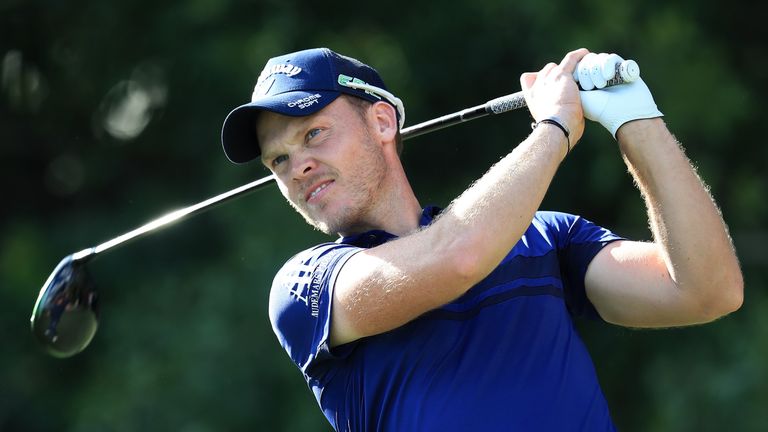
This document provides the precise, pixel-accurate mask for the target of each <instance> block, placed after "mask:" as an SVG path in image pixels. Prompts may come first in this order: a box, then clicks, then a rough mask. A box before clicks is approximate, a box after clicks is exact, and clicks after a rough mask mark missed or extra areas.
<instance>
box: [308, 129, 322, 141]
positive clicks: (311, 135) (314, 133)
mask: <svg viewBox="0 0 768 432" xmlns="http://www.w3.org/2000/svg"><path fill="white" fill-rule="evenodd" d="M322 131H323V130H322V129H320V128H314V129H310V130H309V132H307V137H306V140H307V141H309V140H311V139H312V138H314V137H316V136H317V135H318V134H319V133H320V132H322Z"/></svg>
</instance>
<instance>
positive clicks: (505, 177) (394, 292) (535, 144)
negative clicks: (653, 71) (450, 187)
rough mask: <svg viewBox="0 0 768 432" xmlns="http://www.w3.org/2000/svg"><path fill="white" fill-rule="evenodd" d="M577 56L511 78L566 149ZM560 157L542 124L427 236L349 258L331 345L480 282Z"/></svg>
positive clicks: (576, 110)
mask: <svg viewBox="0 0 768 432" xmlns="http://www.w3.org/2000/svg"><path fill="white" fill-rule="evenodd" d="M586 53H587V51H586V50H584V49H581V50H576V51H573V52H570V53H569V54H568V55H566V56H565V58H564V59H563V60H562V62H561V63H560V64H554V63H550V64H548V65H547V66H545V67H544V68H543V69H542V70H541V71H540V72H538V73H529V74H524V75H523V76H522V77H521V79H520V80H521V85H522V87H523V90H525V91H526V100H527V102H528V106H529V107H530V109H531V113H532V114H533V116H534V118H535V119H536V120H541V119H543V118H546V117H549V116H556V117H558V118H559V119H561V120H562V121H563V122H564V123H565V124H566V126H567V127H568V128H569V129H570V131H571V136H570V140H571V145H575V143H576V142H577V141H578V139H579V138H580V137H581V134H582V132H583V128H584V119H583V112H582V108H581V103H580V100H579V95H578V89H577V87H576V84H575V83H574V81H573V78H572V72H573V70H574V68H575V66H576V63H577V62H578V61H579V60H580V59H581V58H582V57H583V56H584V55H585V54H586ZM567 148H568V140H567V139H566V136H565V135H564V133H563V131H561V130H560V129H559V128H558V127H557V126H555V125H552V124H546V123H542V124H541V125H540V126H538V127H537V128H536V129H535V130H534V131H533V133H532V134H531V135H530V136H529V137H528V138H527V139H526V140H525V141H523V142H522V143H521V144H520V145H519V146H517V147H516V148H515V149H514V150H513V151H512V152H511V153H510V154H508V155H507V156H506V157H505V158H503V159H502V160H501V161H500V162H498V163H497V164H496V165H494V166H493V167H492V168H491V169H490V170H489V171H488V172H487V173H486V174H485V175H484V176H483V177H482V178H481V179H480V180H478V181H477V182H476V183H475V184H473V185H472V186H471V187H470V188H469V189H467V190H466V191H465V192H464V193H463V194H461V196H459V197H458V198H457V199H456V200H454V202H452V203H451V205H450V206H448V208H446V210H445V211H444V212H443V213H442V214H441V215H440V217H439V218H438V219H437V220H436V221H435V222H433V223H432V224H431V225H430V226H429V227H427V228H426V229H423V230H421V231H419V232H416V233H414V234H411V235H407V236H404V237H401V238H399V239H397V240H395V241H392V242H389V243H386V244H384V245H381V246H378V247H375V248H372V249H369V250H366V251H363V252H360V253H358V254H356V255H354V256H353V257H352V258H350V259H349V261H348V262H347V263H346V264H345V265H344V267H343V269H342V271H341V272H340V274H339V276H338V278H337V280H336V284H335V287H334V293H333V306H332V313H331V344H332V345H339V344H342V343H345V342H349V341H352V340H355V339H358V338H361V337H364V336H369V335H373V334H378V333H382V332H385V331H388V330H391V329H394V328H397V327H399V326H401V325H403V324H405V323H407V322H409V321H410V320H412V319H414V318H416V317H418V316H419V315H421V314H423V313H424V312H426V311H429V310H431V309H434V308H436V307H438V306H441V305H443V304H445V303H448V302H449V301H451V300H453V299H455V298H457V297H458V296H460V295H461V294H463V293H464V292H465V291H467V290H468V289H469V288H470V287H472V286H473V285H475V284H476V283H477V282H479V281H480V280H482V279H483V278H484V277H485V276H487V275H488V274H489V273H490V272H491V271H492V270H493V269H494V268H495V267H496V266H497V265H498V264H499V263H500V262H501V260H502V259H503V258H504V256H505V255H506V254H507V253H508V252H509V250H510V249H511V248H512V247H513V246H514V245H515V243H517V241H518V240H519V239H520V237H521V236H522V235H523V233H524V232H525V230H526V228H527V227H528V226H529V225H530V223H531V220H532V219H533V216H534V213H535V212H536V210H537V209H538V207H539V205H540V204H541V201H542V199H543V197H544V194H545V193H546V190H547V188H548V187H549V184H550V182H551V180H552V178H553V176H554V174H555V172H556V170H557V167H558V166H559V164H560V162H561V160H562V159H563V157H564V156H565V154H566V152H567ZM499 225H503V226H504V227H505V229H504V230H502V231H501V232H499V231H497V230H491V229H489V227H494V226H499Z"/></svg>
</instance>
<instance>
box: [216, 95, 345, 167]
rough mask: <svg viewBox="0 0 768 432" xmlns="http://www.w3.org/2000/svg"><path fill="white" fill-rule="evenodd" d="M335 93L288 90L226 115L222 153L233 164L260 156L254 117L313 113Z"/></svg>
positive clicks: (322, 106) (248, 104) (300, 115)
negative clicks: (266, 113)
mask: <svg viewBox="0 0 768 432" xmlns="http://www.w3.org/2000/svg"><path fill="white" fill-rule="evenodd" d="M340 94H341V93H339V92H336V91H303V90H302V91H291V92H286V93H281V94H279V95H272V96H269V97H264V98H261V99H256V100H254V101H253V102H250V103H247V104H245V105H241V106H239V107H237V108H235V109H234V110H232V112H230V113H229V115H227V118H226V119H225V120H224V126H222V128H221V145H222V147H223V148H224V154H226V155H227V158H228V159H229V160H230V161H232V162H234V163H245V162H249V161H252V160H253V159H256V158H257V157H259V156H261V148H260V147H259V142H258V138H257V135H256V119H255V115H256V114H257V113H258V112H260V111H270V112H274V113H277V114H282V115H286V116H291V117H303V116H308V115H311V114H314V113H316V112H318V111H320V110H321V109H323V108H325V107H326V106H328V104H330V103H331V102H333V101H334V100H335V99H336V98H337V97H338V96H339V95H340Z"/></svg>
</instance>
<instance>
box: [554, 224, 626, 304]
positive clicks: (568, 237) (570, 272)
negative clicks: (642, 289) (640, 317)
mask: <svg viewBox="0 0 768 432" xmlns="http://www.w3.org/2000/svg"><path fill="white" fill-rule="evenodd" d="M541 216H542V217H543V218H545V219H546V223H547V225H549V226H550V229H554V230H555V234H556V237H557V249H558V258H559V260H560V268H561V271H562V277H563V283H564V289H565V300H566V304H567V306H568V310H569V311H570V313H571V315H573V316H577V317H586V318H590V319H601V318H600V315H599V314H598V313H597V310H596V309H595V307H594V305H592V303H591V302H590V301H589V299H588V298H587V293H586V287H585V285H584V277H585V276H586V273H587V267H588V266H589V263H591V262H592V259H593V258H594V257H595V256H596V255H597V253H598V252H600V251H601V250H602V249H603V248H604V247H605V246H606V245H608V244H609V243H611V242H614V241H616V240H623V239H624V238H623V237H620V236H618V235H616V234H614V233H613V232H611V231H610V230H608V229H606V228H603V227H601V226H598V225H596V224H594V223H592V222H590V221H589V220H587V219H584V218H583V217H580V216H575V215H571V214H567V213H556V212H542V215H541Z"/></svg>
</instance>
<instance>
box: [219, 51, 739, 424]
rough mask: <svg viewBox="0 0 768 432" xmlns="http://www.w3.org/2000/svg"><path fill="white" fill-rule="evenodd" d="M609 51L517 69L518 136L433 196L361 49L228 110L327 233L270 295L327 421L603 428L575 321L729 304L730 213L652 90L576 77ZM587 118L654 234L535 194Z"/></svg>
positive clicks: (325, 60)
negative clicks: (630, 236)
mask: <svg viewBox="0 0 768 432" xmlns="http://www.w3.org/2000/svg"><path fill="white" fill-rule="evenodd" d="M605 57H606V56H605V55H597V54H589V52H588V51H587V50H586V49H578V50H575V51H572V52H569V53H568V54H566V55H565V57H564V58H563V59H562V61H560V63H549V64H547V65H546V66H544V67H543V68H542V69H541V70H540V71H538V72H531V73H524V74H522V76H520V84H521V86H522V89H523V91H524V93H525V98H526V101H527V104H528V108H529V110H530V112H531V115H532V116H533V118H534V120H535V123H534V124H533V129H532V131H531V133H530V135H529V136H528V137H527V138H526V139H525V140H524V141H523V142H521V143H519V144H517V143H500V145H501V146H503V147H505V148H509V149H511V148H514V150H512V151H511V152H509V153H508V154H507V155H506V156H504V157H503V159H501V160H500V161H499V162H498V163H496V164H495V165H494V166H492V167H491V168H490V169H489V170H488V171H487V173H486V174H485V175H483V176H482V177H481V178H480V179H478V180H477V181H476V182H475V183H474V184H473V185H472V186H470V187H469V188H468V189H467V190H465V191H464V192H462V193H461V194H460V195H459V196H458V198H456V199H455V200H453V202H451V203H450V204H449V205H448V206H447V207H445V208H444V209H442V210H441V209H439V208H437V207H431V206H427V207H423V206H422V204H421V203H420V202H419V200H418V199H417V197H416V196H415V194H414V192H413V189H412V188H411V185H410V184H409V182H408V179H407V177H406V174H405V172H404V170H403V166H402V164H401V161H400V157H399V154H400V146H401V144H400V135H399V131H400V128H401V127H402V124H403V121H404V116H405V112H404V110H403V107H402V103H401V102H400V100H399V99H397V98H396V97H395V96H394V95H392V94H391V93H390V92H389V91H387V90H386V87H385V85H384V83H383V82H382V79H381V77H380V76H379V74H378V73H377V72H376V71H375V70H374V69H372V68H371V67H369V66H367V65H365V64H363V63H361V62H359V61H357V60H354V59H352V58H349V57H345V56H341V55H339V54H336V53H334V52H333V51H330V50H328V49H312V50H306V51H300V52H295V53H291V54H287V55H284V56H280V57H275V58H272V59H271V60H269V62H268V63H267V65H266V67H265V68H264V71H263V72H262V73H261V75H260V76H259V78H258V82H257V84H256V87H255V91H254V93H253V98H252V102H251V103H249V104H246V105H243V106H240V107H238V108H237V109H235V110H234V111H233V112H232V113H230V115H229V116H228V117H227V119H226V121H225V123H224V127H223V131H222V141H223V145H224V150H225V152H226V154H227V156H228V157H229V158H230V159H231V160H232V161H234V162H238V163H242V162H247V161H249V160H253V159H260V161H261V162H262V163H263V164H264V165H265V166H266V167H267V168H269V170H271V171H272V173H273V174H274V175H275V177H276V179H277V183H278V185H279V187H280V191H281V192H282V194H283V195H284V196H285V198H286V199H287V200H288V202H289V203H290V204H291V205H292V206H293V207H294V208H295V209H296V210H297V211H298V212H299V213H300V214H301V215H302V216H303V217H304V218H305V219H306V220H307V222H308V223H309V224H311V225H313V226H314V227H316V228H317V229H319V230H322V231H323V232H325V233H327V234H330V235H334V234H335V235H338V236H339V237H340V238H339V239H338V240H336V241H335V242H329V243H325V244H320V245H317V246H314V247H311V248H309V249H307V250H305V251H303V252H300V253H298V254H297V255H295V256H294V257H293V258H291V259H290V260H288V262H287V263H286V264H285V265H284V266H283V268H282V269H281V270H280V271H279V272H278V273H277V275H276V277H275V279H274V282H273V285H272V291H271V294H270V303H269V315H270V319H271V322H272V325H273V328H274V331H275V333H276V335H277V337H278V339H279V341H280V343H281V344H282V346H283V347H284V348H285V350H286V351H287V353H288V355H289V356H290V358H291V359H292V360H293V362H294V363H295V364H296V365H297V366H298V367H299V369H300V370H301V373H302V374H303V375H304V378H305V379H306V381H307V383H308V385H309V387H310V389H311V390H312V392H313V393H314V395H315V397H316V398H317V401H318V403H319V405H320V408H321V409H322V411H323V413H324V414H325V416H326V418H327V419H328V421H329V422H330V423H331V425H333V427H334V428H335V429H336V430H339V431H400V432H402V431H610V430H614V426H613V424H612V420H611V416H610V414H609V409H608V406H607V403H606V400H605V398H604V396H603V393H602V391H601V389H600V385H599V383H598V379H597V376H596V373H595V369H594V366H593V364H592V361H591V359H590V356H589V354H588V352H587V349H586V347H585V346H584V343H583V342H582V341H581V339H580V337H579V335H578V334H577V332H576V330H575V328H574V318H576V317H593V318H597V319H602V320H604V321H606V322H609V323H612V324H616V325H621V326H627V327H634V328H642V327H671V326H683V325H691V324H699V323H705V322H709V321H712V320H714V319H717V318H718V317H721V316H723V315H726V314H728V313H730V312H732V311H735V310H736V309H738V308H739V307H740V305H741V303H742V290H743V281H742V275H741V271H740V269H739V264H738V261H737V258H736V255H735V253H734V248H733V245H732V243H731V240H730V238H729V234H728V231H727V228H726V226H725V224H724V222H723V220H722V218H721V215H720V212H719V211H718V208H717V206H716V204H715V203H714V202H713V200H712V197H711V196H710V195H709V193H708V191H707V188H706V186H704V185H703V184H702V181H701V180H700V179H699V177H698V176H697V174H696V172H695V170H694V169H693V168H692V166H691V163H690V162H689V160H688V159H687V158H686V156H685V155H684V152H683V150H682V149H681V146H680V144H679V143H678V142H677V141H676V139H675V138H674V137H673V136H672V134H671V133H670V132H669V131H668V130H667V128H666V126H665V124H664V122H663V120H662V119H661V117H662V113H661V112H660V111H659V110H658V109H657V107H656V104H655V103H654V100H653V98H652V96H651V93H650V91H649V89H648V87H647V86H646V85H645V83H643V81H642V80H637V81H635V82H633V83H631V84H625V85H620V86H614V87H610V88H604V89H596V90H593V91H589V92H587V91H581V92H580V91H579V88H578V87H577V83H576V82H575V81H574V78H573V77H574V71H575V70H576V68H577V65H578V68H579V70H578V71H577V76H579V77H581V81H582V82H581V84H582V86H587V87H594V86H597V87H600V86H601V85H602V84H604V83H599V82H597V81H600V80H599V79H596V80H595V82H594V83H587V82H584V80H586V79H589V78H588V77H589V76H590V75H589V70H591V69H590V68H592V67H594V66H595V65H597V66H599V65H600V62H601V61H602V60H601V59H604V58H605ZM582 68H585V69H583V70H582ZM585 118H587V119H589V120H592V121H594V122H597V123H599V124H601V125H602V126H604V127H605V128H606V129H608V130H609V131H610V133H611V134H612V135H613V136H614V137H615V138H616V140H617V142H618V145H619V148H620V150H621V154H622V156H623V158H624V161H625V162H626V164H627V166H628V168H629V171H630V172H631V174H632V176H633V177H634V180H635V182H636V183H637V185H638V187H639V189H640V193H641V194H642V197H643V199H644V200H645V204H646V206H647V209H648V221H649V225H650V228H651V231H652V233H653V241H648V242H638V241H631V240H627V239H624V238H621V237H620V236H618V235H616V234H614V233H612V232H611V231H609V230H608V229H605V228H603V227H600V226H598V225H596V224H594V223H592V222H590V221H589V220H587V219H585V218H583V217H580V216H575V215H571V214H565V213H559V212H547V211H537V210H538V208H539V206H540V204H541V202H542V199H543V197H544V194H545V193H546V191H547V188H548V187H549V185H550V183H551V181H552V179H553V177H554V175H555V173H556V172H557V169H558V167H559V166H560V165H561V164H563V163H568V154H569V153H570V152H573V151H578V149H577V147H578V144H579V139H580V138H581V136H582V133H583V131H584V127H585ZM516 144H517V145H516ZM572 187H573V188H578V187H579V185H578V184H575V185H572Z"/></svg>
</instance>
